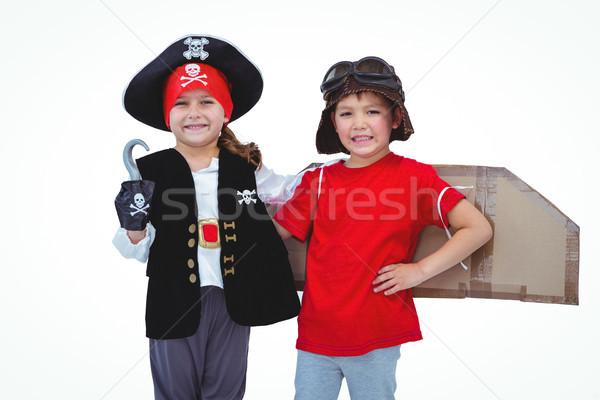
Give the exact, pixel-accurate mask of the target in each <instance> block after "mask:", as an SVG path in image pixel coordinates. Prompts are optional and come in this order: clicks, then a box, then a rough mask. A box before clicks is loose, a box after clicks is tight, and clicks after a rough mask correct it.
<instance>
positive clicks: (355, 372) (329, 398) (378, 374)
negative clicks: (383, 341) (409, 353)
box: [294, 346, 400, 400]
mask: <svg viewBox="0 0 600 400" xmlns="http://www.w3.org/2000/svg"><path fill="white" fill-rule="evenodd" d="M399 359H400V346H394V347H387V348H383V349H377V350H373V351H371V352H369V353H367V354H365V355H362V356H356V357H332V356H324V355H321V354H315V353H309V352H306V351H302V350H298V363H297V366H296V380H295V385H296V397H294V399H295V400H336V399H337V398H338V395H339V393H340V387H341V386H342V380H343V379H344V378H346V383H347V385H348V392H349V393H350V398H351V399H352V400H374V399H377V400H394V392H395V391H396V365H397V364H398V360H399Z"/></svg>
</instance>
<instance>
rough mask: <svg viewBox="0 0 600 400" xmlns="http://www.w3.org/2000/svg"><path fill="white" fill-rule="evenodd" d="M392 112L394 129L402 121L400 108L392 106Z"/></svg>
mask: <svg viewBox="0 0 600 400" xmlns="http://www.w3.org/2000/svg"><path fill="white" fill-rule="evenodd" d="M393 113H394V114H393V115H392V128H393V129H396V128H398V127H399V126H400V124H401V123H402V110H400V107H394V111H393Z"/></svg>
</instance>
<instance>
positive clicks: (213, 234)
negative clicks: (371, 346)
mask: <svg viewBox="0 0 600 400" xmlns="http://www.w3.org/2000/svg"><path fill="white" fill-rule="evenodd" d="M202 234H203V236H204V240H205V241H207V242H211V243H215V242H216V241H217V240H218V239H219V231H218V228H217V227H216V226H215V225H210V224H206V225H202Z"/></svg>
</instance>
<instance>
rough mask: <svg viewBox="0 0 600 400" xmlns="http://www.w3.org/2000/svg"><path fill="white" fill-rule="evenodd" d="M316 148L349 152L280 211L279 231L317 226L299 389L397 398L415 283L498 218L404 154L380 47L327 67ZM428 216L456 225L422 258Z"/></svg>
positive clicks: (403, 113) (405, 132)
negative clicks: (398, 151) (395, 146)
mask: <svg viewBox="0 0 600 400" xmlns="http://www.w3.org/2000/svg"><path fill="white" fill-rule="evenodd" d="M321 91H322V92H323V96H324V99H325V100H326V101H327V104H326V107H325V109H324V110H323V114H322V116H321V123H320V125H319V128H318V130H317V151H318V152H319V153H325V154H333V153H338V152H344V153H347V154H348V153H349V154H350V158H348V159H347V160H345V161H339V162H337V163H335V164H333V165H329V166H327V167H324V168H320V169H317V170H314V171H308V172H306V173H305V175H304V177H303V179H302V182H301V184H300V185H299V186H298V187H297V188H296V191H295V193H294V196H293V197H292V199H291V200H290V201H289V202H288V203H286V204H285V205H284V206H283V207H282V208H281V210H279V212H278V213H277V214H276V215H275V220H276V222H277V224H276V225H277V228H278V231H279V234H280V235H281V236H282V237H283V238H284V239H287V238H289V237H290V236H292V235H293V236H295V237H297V238H298V239H300V240H302V241H304V240H306V239H307V238H308V236H309V233H310V232H311V230H312V233H310V234H311V237H310V244H309V247H308V254H307V266H306V286H305V289H304V295H303V299H302V309H301V311H300V315H299V317H298V340H297V342H296V347H297V349H298V350H299V351H298V364H297V369H296V381H295V385H296V399H297V400H309V399H319V400H328V399H336V398H337V396H338V394H339V389H340V386H341V383H342V380H343V379H344V378H346V381H347V384H348V389H349V392H350V396H351V398H352V399H378V400H384V399H393V398H394V392H395V390H396V378H395V372H396V364H397V361H398V359H399V357H400V345H401V344H402V343H406V342H409V341H416V340H420V339H422V336H421V331H420V328H419V321H418V317H417V314H416V310H415V307H414V303H413V299H412V292H411V288H412V287H414V286H417V285H418V284H420V283H421V282H424V281H425V280H427V279H429V278H431V277H433V276H435V275H437V274H439V273H441V272H443V271H445V270H446V269H448V268H450V267H451V266H453V265H455V264H457V263H458V262H459V261H461V260H463V259H464V258H466V257H467V256H468V255H469V254H471V253H472V252H473V251H475V250H477V249H478V248H479V247H481V246H482V245H483V244H484V243H485V242H487V241H488V240H489V239H490V237H491V235H492V231H491V227H490V224H489V223H488V222H487V220H486V219H485V217H484V216H483V215H482V214H481V213H480V212H479V211H478V210H477V209H476V208H475V207H473V206H472V205H471V204H470V203H469V202H468V201H466V200H464V196H463V195H462V194H461V193H459V192H458V191H456V190H454V189H451V188H450V189H448V190H445V192H444V193H443V197H442V199H441V201H440V204H439V210H440V211H439V212H438V197H439V196H440V194H442V191H444V189H446V188H448V186H449V185H448V184H447V183H446V182H444V181H443V180H442V179H440V178H439V177H438V176H437V174H436V172H435V170H434V169H433V167H431V166H429V165H426V164H421V163H419V162H417V161H414V160H411V159H408V158H404V157H401V156H398V155H395V154H394V153H392V152H391V151H390V142H391V141H393V140H396V139H398V140H407V139H408V138H409V137H410V135H411V134H412V133H413V128H412V124H411V122H410V119H409V117H408V112H407V110H406V108H405V107H404V92H403V91H402V84H401V82H400V79H399V78H398V76H396V74H395V72H394V69H393V67H391V66H390V65H389V64H387V63H386V62H385V61H384V60H382V59H380V58H377V57H366V58H363V59H361V60H360V61H357V62H347V61H344V62H340V63H337V64H335V65H333V66H332V67H331V68H330V69H329V70H328V72H327V74H326V75H325V78H324V80H323V83H322V84H321ZM426 225H438V226H440V227H444V226H445V225H452V226H453V227H454V228H456V229H457V232H456V233H455V235H454V236H453V237H452V239H450V240H449V241H448V242H447V243H446V244H445V245H444V246H443V247H442V248H440V249H439V250H438V251H436V252H435V253H433V254H431V255H430V256H428V257H426V258H424V259H423V260H421V261H419V262H417V263H412V262H411V260H412V257H413V254H414V250H415V247H416V244H417V240H418V238H419V233H420V232H421V230H422V229H423V228H424V227H425V226H426Z"/></svg>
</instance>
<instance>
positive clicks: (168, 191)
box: [137, 149, 300, 339]
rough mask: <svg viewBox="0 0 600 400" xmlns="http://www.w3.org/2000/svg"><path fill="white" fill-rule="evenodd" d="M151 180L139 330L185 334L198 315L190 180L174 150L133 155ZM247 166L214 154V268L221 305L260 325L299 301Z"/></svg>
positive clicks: (157, 335) (163, 335) (236, 317)
mask: <svg viewBox="0 0 600 400" xmlns="http://www.w3.org/2000/svg"><path fill="white" fill-rule="evenodd" d="M137 163H138V167H139V169H140V173H141V175H142V178H143V179H147V180H151V181H154V182H155V183H156V186H155V189H154V195H153V197H152V202H151V212H150V221H151V222H152V225H154V227H155V228H156V238H155V240H154V242H153V244H152V247H151V248H150V255H149V258H148V266H147V275H148V278H149V279H148V297H147V302H146V335H147V336H148V337H150V338H154V339H174V338H181V337H187V336H191V335H193V334H194V333H195V332H196V330H197V328H198V324H199V322H200V314H201V304H200V303H201V301H200V282H199V278H198V277H199V274H198V259H197V257H198V226H197V211H196V194H195V190H194V180H193V178H192V173H191V171H190V168H189V166H188V164H187V162H186V161H185V159H184V157H183V156H182V155H181V154H180V153H179V152H178V151H177V150H174V149H167V150H163V151H160V152H157V153H153V154H150V155H148V156H146V157H143V158H141V159H139V160H137ZM254 170H255V168H254V167H253V166H251V165H249V164H248V163H247V162H246V161H245V160H244V159H242V158H241V157H239V156H236V155H232V154H230V153H229V152H227V151H225V150H221V152H220V154H219V177H218V207H219V233H220V239H221V274H222V276H223V286H224V290H225V299H226V303H227V310H228V312H229V315H230V316H231V319H232V320H233V321H235V322H236V323H238V324H240V325H249V326H257V325H268V324H272V323H275V322H278V321H282V320H285V319H289V318H292V317H295V316H297V315H298V313H299V311H300V302H299V300H298V295H297V293H296V289H295V286H294V279H293V275H292V271H291V267H290V264H289V260H288V255H287V250H286V248H285V245H284V244H283V242H282V241H281V238H280V237H279V235H278V234H277V231H276V229H275V226H274V225H273V223H272V221H271V219H270V218H269V216H268V214H267V212H266V208H265V205H264V204H263V203H262V201H261V200H260V199H259V198H258V196H257V194H256V193H257V191H256V179H255V176H254Z"/></svg>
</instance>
